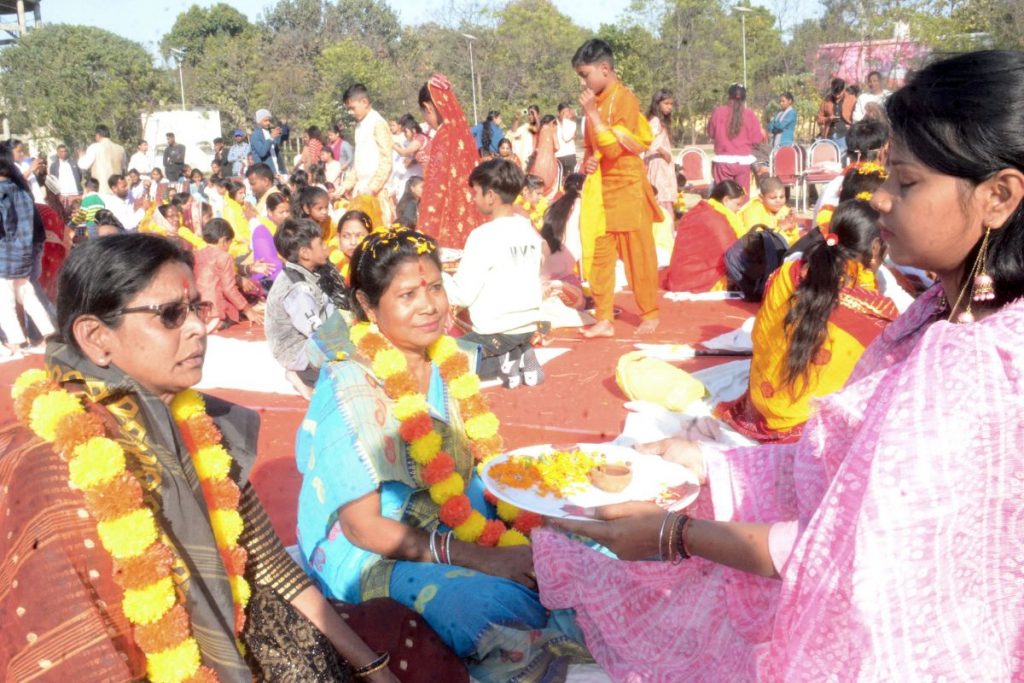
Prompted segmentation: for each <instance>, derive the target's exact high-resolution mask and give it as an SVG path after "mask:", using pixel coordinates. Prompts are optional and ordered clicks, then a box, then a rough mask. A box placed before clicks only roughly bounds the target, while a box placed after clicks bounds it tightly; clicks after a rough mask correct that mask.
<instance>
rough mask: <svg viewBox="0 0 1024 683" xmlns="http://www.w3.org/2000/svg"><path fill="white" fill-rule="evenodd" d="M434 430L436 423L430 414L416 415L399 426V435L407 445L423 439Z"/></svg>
mask: <svg viewBox="0 0 1024 683" xmlns="http://www.w3.org/2000/svg"><path fill="white" fill-rule="evenodd" d="M433 430H434V421H433V420H431V419H430V414H429V413H416V414H415V415H413V416H412V417H410V418H408V419H406V420H403V421H402V424H400V425H399V426H398V434H399V435H400V436H401V437H402V440H403V441H405V442H406V443H412V442H413V441H415V440H416V439H422V438H423V437H424V436H426V435H427V434H429V433H430V432H432V431H433Z"/></svg>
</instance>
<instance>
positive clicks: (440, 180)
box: [417, 74, 483, 249]
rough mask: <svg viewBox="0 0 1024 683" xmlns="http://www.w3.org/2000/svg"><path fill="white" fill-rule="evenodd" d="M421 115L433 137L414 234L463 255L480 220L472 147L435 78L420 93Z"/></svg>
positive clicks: (449, 93) (443, 84) (454, 105)
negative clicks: (472, 178) (461, 251)
mask: <svg viewBox="0 0 1024 683" xmlns="http://www.w3.org/2000/svg"><path fill="white" fill-rule="evenodd" d="M419 102H420V110H421V111H422V112H423V118H424V119H425V120H426V122H427V124H429V125H430V127H431V128H433V129H434V130H435V131H436V133H435V134H434V137H433V138H432V139H431V140H430V142H429V144H428V145H427V148H426V150H425V152H424V155H423V156H424V157H425V158H424V159H423V160H422V161H421V163H422V164H423V197H422V198H421V199H420V213H419V219H418V223H417V228H418V229H419V230H421V231H422V232H425V233H426V234H428V235H430V236H431V237H433V238H434V239H436V240H437V242H438V244H440V245H441V246H442V247H449V248H452V249H462V246H463V245H464V244H465V243H466V237H467V236H468V235H469V232H470V231H471V230H472V229H473V228H475V227H476V226H478V225H480V224H481V223H483V217H482V216H481V215H480V212H478V211H477V210H476V206H475V205H474V204H473V191H472V190H471V189H470V187H469V174H470V173H471V172H472V171H473V169H474V168H475V167H476V164H477V161H478V156H477V153H476V142H475V141H474V140H473V135H472V134H471V133H470V132H469V124H468V123H466V117H465V115H464V114H463V113H462V107H460V106H459V100H458V98H456V97H455V92H454V91H453V90H452V84H451V82H450V81H449V80H448V79H447V78H445V77H444V76H442V75H441V74H434V75H433V76H431V77H430V80H429V81H427V83H425V84H424V86H423V87H422V88H420V96H419Z"/></svg>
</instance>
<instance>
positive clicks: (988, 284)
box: [971, 228, 996, 303]
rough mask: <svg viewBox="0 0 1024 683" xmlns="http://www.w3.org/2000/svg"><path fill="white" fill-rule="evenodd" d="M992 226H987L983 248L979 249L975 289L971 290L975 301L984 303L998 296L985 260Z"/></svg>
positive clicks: (982, 242) (982, 241)
mask: <svg viewBox="0 0 1024 683" xmlns="http://www.w3.org/2000/svg"><path fill="white" fill-rule="evenodd" d="M990 232H992V228H985V237H984V238H983V239H982V240H981V249H980V250H979V251H978V264H977V266H976V268H975V269H976V271H977V273H976V274H975V276H974V289H972V290H971V299H972V300H973V301H974V302H975V303H984V302H986V301H992V300H993V299H995V298H996V289H995V283H994V282H993V281H992V276H991V275H989V274H988V273H986V272H985V261H986V260H987V259H986V257H987V256H988V236H989V233H990Z"/></svg>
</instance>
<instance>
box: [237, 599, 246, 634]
mask: <svg viewBox="0 0 1024 683" xmlns="http://www.w3.org/2000/svg"><path fill="white" fill-rule="evenodd" d="M243 629H245V608H244V607H242V606H241V605H239V604H238V603H237V602H236V603H235V633H241V632H242V631H243Z"/></svg>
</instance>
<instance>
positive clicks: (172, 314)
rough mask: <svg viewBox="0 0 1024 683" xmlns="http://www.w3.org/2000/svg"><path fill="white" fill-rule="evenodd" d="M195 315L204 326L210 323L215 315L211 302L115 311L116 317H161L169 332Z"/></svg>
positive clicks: (162, 323) (191, 302)
mask: <svg viewBox="0 0 1024 683" xmlns="http://www.w3.org/2000/svg"><path fill="white" fill-rule="evenodd" d="M190 312H191V313H195V314H196V316H197V317H198V318H199V320H200V322H202V323H203V324H204V325H205V324H206V323H208V322H210V318H211V317H212V315H213V304H212V303H211V302H209V301H190V302H188V303H185V302H184V301H168V302H167V303H165V304H150V305H148V306H132V307H131V308H122V309H119V310H116V311H114V315H115V316H121V315H126V314H128V313H152V314H154V315H157V316H160V324H161V325H163V326H164V327H166V328H167V329H168V330H176V329H178V328H179V327H181V326H182V325H184V324H185V320H186V318H188V314H189V313H190Z"/></svg>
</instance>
